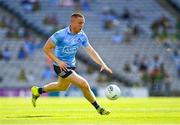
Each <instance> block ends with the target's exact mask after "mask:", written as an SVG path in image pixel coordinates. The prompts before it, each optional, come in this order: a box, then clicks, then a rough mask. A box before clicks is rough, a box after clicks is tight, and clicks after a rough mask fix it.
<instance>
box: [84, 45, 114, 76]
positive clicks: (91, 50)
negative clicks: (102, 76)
mask: <svg viewBox="0 0 180 125" xmlns="http://www.w3.org/2000/svg"><path fill="white" fill-rule="evenodd" d="M85 51H86V52H87V54H88V55H89V56H90V57H91V58H92V59H93V61H94V62H96V63H97V64H99V65H100V66H101V69H100V71H103V70H106V71H108V72H109V73H111V74H112V70H111V69H110V68H109V67H108V66H107V65H106V64H105V63H104V61H103V60H102V58H101V57H100V56H99V54H98V53H97V52H96V51H95V49H94V48H93V47H92V46H91V45H90V44H88V46H87V47H85Z"/></svg>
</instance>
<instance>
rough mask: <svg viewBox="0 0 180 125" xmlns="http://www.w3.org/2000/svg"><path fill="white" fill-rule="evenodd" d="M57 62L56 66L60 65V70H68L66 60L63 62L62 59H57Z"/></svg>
mask: <svg viewBox="0 0 180 125" xmlns="http://www.w3.org/2000/svg"><path fill="white" fill-rule="evenodd" d="M57 64H58V66H59V67H60V70H61V71H62V70H64V71H68V69H67V66H68V65H67V63H66V62H64V61H58V62H57Z"/></svg>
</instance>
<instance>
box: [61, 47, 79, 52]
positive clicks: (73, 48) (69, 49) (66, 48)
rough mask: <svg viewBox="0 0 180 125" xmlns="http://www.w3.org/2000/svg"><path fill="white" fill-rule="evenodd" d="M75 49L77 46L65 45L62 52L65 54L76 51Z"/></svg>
mask: <svg viewBox="0 0 180 125" xmlns="http://www.w3.org/2000/svg"><path fill="white" fill-rule="evenodd" d="M77 49H78V47H77V46H65V47H64V48H63V53H66V54H72V53H76V51H77Z"/></svg>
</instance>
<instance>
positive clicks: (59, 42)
mask: <svg viewBox="0 0 180 125" xmlns="http://www.w3.org/2000/svg"><path fill="white" fill-rule="evenodd" d="M50 39H51V40H52V42H53V43H54V44H55V45H56V47H55V51H54V53H55V55H56V57H57V58H58V59H60V60H61V61H64V62H66V63H67V64H68V66H69V67H75V64H76V59H75V55H76V53H77V50H78V48H79V47H80V46H84V47H87V46H88V45H89V41H88V38H87V36H86V34H85V33H84V31H83V30H81V31H80V32H79V33H77V34H72V33H71V31H70V27H66V28H64V29H62V30H59V31H57V32H55V33H54V34H53V35H52V36H51V37H50ZM55 65H57V64H56V63H55Z"/></svg>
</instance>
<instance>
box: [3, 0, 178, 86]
mask: <svg viewBox="0 0 180 125" xmlns="http://www.w3.org/2000/svg"><path fill="white" fill-rule="evenodd" d="M1 1H3V2H6V3H7V4H8V5H9V6H10V7H12V8H14V9H16V10H17V11H18V12H20V13H22V14H23V15H24V17H25V18H26V19H28V21H30V22H33V23H35V25H37V26H38V27H39V28H41V29H43V30H45V31H47V32H49V33H50V32H52V29H53V27H52V26H49V25H45V24H43V19H44V17H45V15H46V14H51V13H53V14H56V16H57V19H58V21H59V23H61V24H62V25H65V26H66V25H68V24H69V16H68V15H70V14H71V13H72V12H73V10H74V8H73V7H70V8H61V7H59V6H58V5H50V4H49V1H48V0H41V1H40V3H41V9H40V10H39V11H36V12H29V13H27V12H25V11H24V10H23V8H22V6H21V5H20V1H21V0H17V1H14V0H1ZM12 3H13V4H12ZM90 5H91V8H92V10H91V11H84V12H83V13H84V14H85V16H86V24H85V29H84V30H85V32H86V33H87V35H88V36H89V40H90V42H91V44H92V45H93V46H94V48H95V49H96V50H97V52H98V53H99V54H100V55H101V56H102V58H103V59H104V60H105V62H107V64H108V65H109V66H110V67H112V69H113V71H114V72H115V73H117V74H119V75H122V76H123V77H128V79H130V80H132V81H136V78H135V77H132V75H129V76H128V75H127V74H125V73H124V72H123V70H122V67H123V65H124V63H125V62H127V61H130V62H132V60H133V58H134V54H135V53H139V54H141V55H147V56H148V57H149V58H151V57H153V56H154V55H156V54H159V55H160V56H161V57H162V58H163V60H164V63H165V68H166V69H167V71H168V73H169V74H170V76H171V77H172V83H173V84H172V89H180V85H179V81H178V79H177V78H176V77H175V72H174V71H175V68H174V65H173V64H172V60H171V57H170V53H169V52H167V51H165V50H164V49H163V47H162V45H161V44H159V43H158V42H156V41H155V40H154V39H152V38H150V35H151V30H150V25H151V24H152V22H153V21H154V20H155V19H157V18H158V17H160V16H162V15H165V16H167V17H168V18H170V20H171V21H172V22H175V20H174V18H173V17H172V16H171V15H170V14H169V13H168V12H167V11H165V10H164V9H163V8H161V7H160V6H159V5H158V4H157V3H156V1H155V0H148V1H139V0H127V1H125V0H124V1H123V0H122V1H119V0H112V1H109V0H103V1H100V0H97V1H96V2H92V3H91V4H90ZM100 6H101V7H100ZM106 6H108V7H110V8H113V9H114V10H115V11H116V12H117V13H118V14H121V13H122V11H123V8H124V7H128V9H129V10H130V11H132V12H133V11H134V10H135V9H137V8H140V9H141V10H142V12H143V14H144V15H145V19H144V20H135V21H134V23H135V24H138V25H140V26H141V28H142V29H143V31H144V32H145V34H143V35H142V36H140V37H138V38H133V39H132V42H131V43H130V44H126V43H121V44H116V43H113V42H112V40H111V36H112V35H113V33H114V31H112V30H110V31H106V30H104V29H103V28H102V25H103V24H102V19H101V13H102V7H106ZM126 24H127V21H123V20H120V25H119V26H118V30H119V31H120V33H121V34H122V33H123V30H124V28H125V27H126ZM1 32H3V31H1ZM1 42H2V43H3V44H2V48H3V47H4V46H6V44H7V42H5V41H4V39H2V40H1ZM9 42H10V43H12V44H10V48H12V50H13V52H15V53H13V54H14V55H16V53H17V48H18V47H19V46H20V45H22V44H23V42H21V41H13V40H12V41H11V40H10V41H8V44H9ZM11 46H12V47H11ZM79 53H84V50H80V51H79ZM34 55H35V56H34V57H33V59H31V60H30V61H31V62H30V61H29V60H26V61H23V62H22V61H19V60H16V59H14V60H13V61H12V62H11V61H10V62H9V63H8V64H7V67H3V65H4V64H6V62H4V61H0V67H2V72H1V74H0V75H3V74H4V73H6V72H7V71H8V73H7V74H8V75H7V76H4V83H8V84H0V86H7V87H8V86H11V85H12V86H19V84H18V81H17V80H16V78H17V71H20V68H26V70H27V72H28V71H30V70H32V69H33V72H34V75H35V76H36V78H35V82H38V83H41V82H40V81H41V79H40V78H41V76H40V75H41V72H42V69H43V67H44V66H45V65H46V63H45V61H44V60H45V57H44V56H42V55H43V54H42V51H41V50H37V51H36V52H35V54H34ZM38 60H43V61H38ZM27 65H28V66H27ZM35 65H36V68H34V66H35ZM81 65H83V64H81ZM8 69H11V70H10V71H9V70H8ZM82 75H84V76H85V77H86V78H87V79H88V80H89V81H93V83H96V81H95V78H97V73H95V75H89V74H87V75H86V73H84V74H82ZM9 78H10V79H9ZM45 82H46V81H45ZM17 84H18V85H17ZM32 84H33V83H28V85H29V86H31V85H32ZM41 84H43V83H41ZM96 84H97V83H96ZM20 86H26V84H21V85H20Z"/></svg>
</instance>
